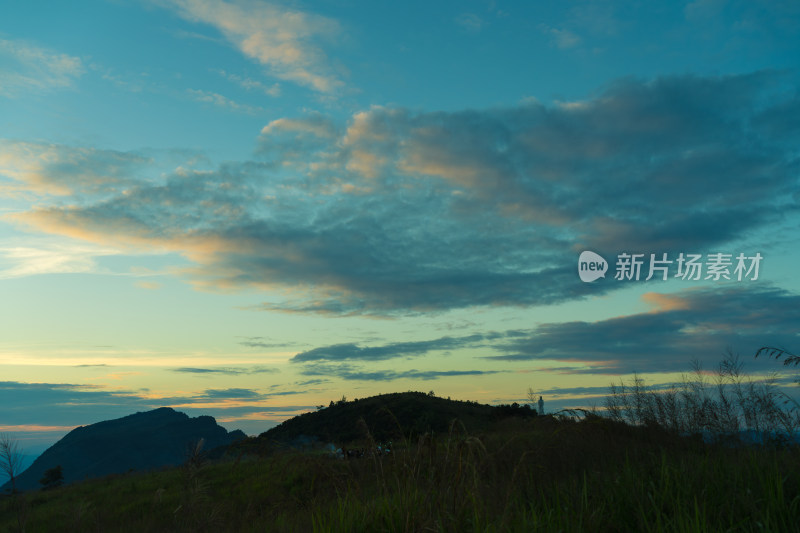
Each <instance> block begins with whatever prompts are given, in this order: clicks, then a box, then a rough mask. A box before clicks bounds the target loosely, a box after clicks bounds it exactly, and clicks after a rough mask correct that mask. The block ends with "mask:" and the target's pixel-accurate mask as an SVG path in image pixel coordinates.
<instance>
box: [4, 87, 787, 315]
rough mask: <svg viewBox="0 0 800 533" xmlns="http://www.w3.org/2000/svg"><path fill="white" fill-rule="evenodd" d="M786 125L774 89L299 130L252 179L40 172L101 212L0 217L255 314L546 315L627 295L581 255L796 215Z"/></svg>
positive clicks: (393, 116)
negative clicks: (546, 310)
mask: <svg viewBox="0 0 800 533" xmlns="http://www.w3.org/2000/svg"><path fill="white" fill-rule="evenodd" d="M798 120H800V100H799V99H798V97H797V91H796V87H791V86H788V85H786V77H785V76H784V75H781V74H777V73H773V72H757V73H753V74H747V75H740V76H726V77H698V76H672V77H662V78H657V79H654V80H651V81H640V80H635V79H623V80H618V81H617V82H615V83H612V84H610V85H609V86H608V87H606V88H605V89H604V90H603V91H601V92H599V93H597V94H596V95H595V96H593V97H591V98H588V99H586V100H584V101H581V102H571V103H560V104H554V105H549V106H546V105H542V104H538V103H533V104H525V105H520V106H517V107H514V108H505V109H487V110H466V111H462V112H430V113H422V112H412V111H409V110H406V109H402V108H383V107H375V108H372V109H369V110H367V111H362V112H359V113H356V114H354V115H353V116H352V117H351V119H350V120H349V121H348V123H347V124H344V125H342V124H339V123H337V122H336V121H335V120H333V119H331V118H329V117H326V116H324V115H320V114H311V115H308V116H305V117H300V118H293V119H288V118H287V119H280V120H276V121H273V122H271V123H270V124H268V125H266V126H265V127H264V129H263V131H262V134H261V136H260V138H259V148H258V153H257V155H256V158H255V159H254V161H249V162H241V163H226V164H224V165H221V166H220V167H219V168H217V169H216V170H210V171H200V170H193V169H179V170H178V171H176V172H175V173H173V174H172V175H171V176H169V177H167V178H166V179H159V180H155V179H153V180H151V181H148V182H142V183H138V184H133V185H131V184H130V183H127V182H126V183H125V184H122V183H118V182H119V180H120V177H119V176H118V175H117V174H115V172H113V171H112V172H108V178H107V179H106V180H105V181H104V182H103V181H102V180H99V178H98V177H99V176H100V173H99V172H94V173H93V168H94V167H93V164H92V161H94V158H97V159H98V162H97V165H99V167H98V168H101V169H102V168H108V165H109V163H108V160H109V158H113V160H116V161H120V162H124V164H125V165H135V164H136V163H137V159H136V156H135V155H134V154H130V155H129V156H126V155H124V154H118V153H101V152H85V153H88V155H85V156H84V157H85V159H84V160H82V161H83V166H88V167H89V168H86V169H83V170H84V171H85V172H82V173H79V172H78V171H77V170H76V169H71V168H70V167H69V166H67V167H65V168H63V169H61V172H60V173H59V174H58V176H57V178H56V176H55V175H53V176H50V175H49V174H48V172H49V170H48V168H46V167H39V168H37V173H36V180H35V183H33V182H31V180H30V179H26V178H24V177H23V178H21V179H24V180H25V181H27V182H28V183H29V184H30V188H31V189H35V185H36V184H37V183H49V182H53V180H56V179H58V180H59V183H60V184H63V187H64V188H65V189H70V188H71V187H74V186H77V185H80V184H82V183H83V182H81V180H85V176H87V175H88V176H91V186H92V187H94V188H96V189H97V190H102V192H103V194H102V195H100V194H98V195H97V196H96V199H95V200H94V201H85V202H83V203H81V204H79V205H75V204H73V205H63V204H55V203H52V204H49V205H48V204H44V205H42V206H40V207H36V208H33V209H31V210H29V211H27V212H19V213H16V214H14V215H12V216H13V219H15V220H16V221H18V222H21V223H24V224H25V225H27V226H28V227H30V228H33V229H36V230H39V231H43V232H47V233H54V234H61V235H66V236H70V237H74V238H78V239H84V240H88V241H92V242H95V243H100V244H103V245H113V246H115V247H117V248H119V249H124V250H126V251H129V252H136V251H142V252H143V251H147V252H153V251H174V252H178V253H181V254H183V255H184V256H186V257H187V258H189V259H190V260H191V261H193V262H194V267H193V268H191V269H189V270H186V271H184V275H186V276H187V277H188V278H189V279H190V280H191V281H192V282H193V283H195V284H196V285H197V286H199V287H202V288H207V289H214V290H228V289H239V288H246V287H255V288H261V289H268V290H273V292H272V293H271V294H272V296H274V298H273V299H272V300H271V301H269V302H266V303H265V304H264V306H263V308H264V309H277V310H285V311H300V312H325V313H335V314H364V313H369V314H392V313H407V312H424V311H440V310H447V309H454V308H461V307H468V306H475V305H538V304H549V303H556V302H563V301H567V300H573V299H580V298H583V297H584V296H586V295H588V294H599V293H602V292H606V291H608V290H612V288H619V287H621V286H624V284H622V283H618V284H611V283H606V284H603V285H600V286H598V285H593V286H587V285H584V284H581V283H580V282H579V280H578V278H577V276H576V274H575V263H576V257H577V253H578V251H580V250H582V249H592V250H596V251H598V252H600V253H608V254H616V253H618V252H620V251H642V252H648V253H649V252H654V253H655V252H658V253H661V252H678V251H685V252H698V253H703V252H711V251H728V252H735V251H738V250H715V249H712V248H716V247H719V246H722V245H725V244H726V243H731V242H733V241H735V240H736V239H738V238H741V237H743V236H745V235H747V234H748V233H749V232H752V231H754V230H756V229H758V228H760V227H762V226H764V225H765V224H768V223H771V222H775V221H777V220H780V219H781V218H783V217H787V216H794V215H795V214H796V202H797V195H798V192H797V191H798V190H799V189H800V188H799V187H798V172H797V170H798V159H797V153H796V149H795V148H796V146H797V142H798V141H800V139H799V138H798V137H800V133H798V129H797V128H796V127H793V126H792V125H793V124H796V123H797V121H798ZM3 147H5V150H6V151H8V150H9V148H8V147H11V148H13V149H15V150H16V151H17V155H18V152H19V149H18V145H17V144H14V143H10V144H9V143H8V142H7V143H6V144H5V145H0V149H3ZM61 149H63V148H60V150H61ZM75 150H76V152H80V151H81V150H84V149H81V148H76V149H75ZM89 156H91V157H89ZM0 157H2V154H0ZM15 161H16V160H15ZM17 164H18V165H22V164H21V163H19V162H18V163H17ZM141 164H142V165H144V164H145V162H142V163H141ZM104 165H105V167H104ZM113 168H116V167H113ZM98 181H100V182H101V183H100V182H98ZM83 188H84V189H85V185H84V186H83ZM88 192H91V191H88ZM755 251H757V250H747V251H746V252H748V253H751V252H755ZM276 295H280V296H276Z"/></svg>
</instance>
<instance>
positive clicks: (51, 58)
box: [0, 39, 86, 98]
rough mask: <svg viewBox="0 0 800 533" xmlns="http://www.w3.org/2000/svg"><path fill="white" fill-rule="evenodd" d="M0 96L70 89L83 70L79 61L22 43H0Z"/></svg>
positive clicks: (12, 96)
mask: <svg viewBox="0 0 800 533" xmlns="http://www.w3.org/2000/svg"><path fill="white" fill-rule="evenodd" d="M0 65H1V66H0V96H6V97H10V98H14V97H17V96H19V95H21V94H26V93H29V92H31V91H34V92H47V91H49V90H54V89H64V88H69V87H72V86H73V84H74V82H75V80H76V79H78V78H79V77H81V76H82V75H83V73H84V72H85V70H86V69H85V68H84V66H83V62H82V61H81V60H80V58H78V57H73V56H69V55H66V54H59V53H57V52H53V51H51V50H47V49H44V48H40V47H38V46H35V45H32V44H29V43H25V42H22V41H10V40H5V39H0Z"/></svg>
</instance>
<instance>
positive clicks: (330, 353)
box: [291, 335, 489, 363]
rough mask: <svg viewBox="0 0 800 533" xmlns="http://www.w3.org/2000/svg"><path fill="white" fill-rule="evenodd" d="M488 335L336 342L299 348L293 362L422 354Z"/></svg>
mask: <svg viewBox="0 0 800 533" xmlns="http://www.w3.org/2000/svg"><path fill="white" fill-rule="evenodd" d="M488 337H489V336H484V335H469V336H466V337H442V338H440V339H434V340H429V341H416V342H394V343H390V344H384V345H382V346H364V347H361V346H358V345H356V344H352V343H346V344H335V345H332V346H324V347H319V348H314V349H312V350H308V351H305V352H300V353H298V354H296V355H295V356H294V357H292V359H291V362H293V363H306V362H310V361H345V360H358V361H383V360H386V359H393V358H397V357H419V356H422V355H425V354H427V353H428V352H431V351H437V350H452V349H457V348H463V347H465V346H475V345H480V344H481V343H482V342H483V341H485V340H486V339H487V338H488Z"/></svg>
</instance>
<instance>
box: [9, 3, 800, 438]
mask: <svg viewBox="0 0 800 533" xmlns="http://www.w3.org/2000/svg"><path fill="white" fill-rule="evenodd" d="M0 12H1V13H2V16H0V198H1V199H2V201H1V202H0V298H2V306H0V324H2V326H0V328H1V329H0V331H2V337H0V372H2V374H0V431H6V432H11V433H14V434H15V435H17V436H19V437H20V439H21V441H22V445H23V447H26V448H28V449H30V450H37V449H39V450H40V449H41V448H42V447H46V446H47V445H49V444H51V443H52V442H54V441H55V440H57V439H58V438H60V436H62V435H63V434H65V433H66V432H67V431H69V430H70V429H72V428H73V427H75V426H77V425H83V424H88V423H93V422H97V421H100V420H104V419H108V418H114V417H118V416H124V415H127V414H130V413H132V412H136V411H142V410H147V409H151V408H155V407H159V406H162V405H168V406H172V407H175V408H176V409H179V410H183V411H186V412H187V413H189V414H192V415H197V414H210V415H212V416H215V417H216V418H217V419H218V420H219V421H221V422H222V423H223V424H224V425H225V426H226V427H228V428H231V429H232V428H242V429H244V430H245V431H246V432H248V433H251V434H254V433H259V432H261V431H264V430H266V429H268V428H269V427H272V426H273V425H275V424H276V423H278V422H280V421H281V420H283V419H285V418H286V417H289V416H292V415H294V414H297V413H301V412H305V411H307V410H309V409H313V408H314V407H315V406H316V405H320V404H327V403H328V402H329V401H330V400H332V399H339V398H341V397H342V396H343V395H345V396H347V397H349V398H354V397H364V396H369V395H373V394H378V393H382V392H393V391H404V390H425V391H427V390H434V391H435V392H436V393H437V394H438V395H441V396H451V397H454V398H460V399H471V400H478V401H482V402H487V403H501V402H502V403H509V402H513V401H524V398H525V394H526V391H527V390H528V388H529V387H532V388H533V389H535V390H537V391H540V392H541V393H543V394H544V395H545V396H546V401H547V405H548V407H550V408H552V409H556V408H560V407H565V406H590V405H598V406H599V405H602V399H603V396H604V393H605V388H606V387H607V385H608V384H609V383H610V382H612V381H617V380H618V379H620V378H623V379H625V378H627V377H629V376H631V375H632V373H633V372H638V373H639V374H640V375H642V376H643V377H645V379H646V380H647V381H648V382H649V383H651V384H660V383H669V382H671V381H674V380H676V379H679V376H680V373H681V372H685V371H689V370H690V362H691V360H692V359H694V358H697V359H699V360H701V361H702V362H703V363H704V364H705V366H706V367H707V368H713V367H714V365H715V364H716V363H717V362H718V361H719V359H720V358H721V356H722V355H723V354H724V352H725V351H726V350H727V349H728V348H730V349H732V350H733V351H735V352H738V353H740V354H741V355H742V357H743V359H745V360H746V362H747V365H748V366H747V368H748V369H750V371H751V372H754V373H761V372H766V371H769V370H771V369H775V368H777V366H776V365H775V363H774V362H773V361H762V360H757V361H756V360H753V358H752V355H753V354H754V352H755V350H756V349H757V348H758V347H760V346H763V345H780V346H782V347H785V348H788V349H790V350H794V351H797V350H799V349H800V348H798V346H800V339H798V331H797V324H798V323H800V320H798V319H800V316H798V312H799V311H798V309H800V305H798V303H800V293H798V283H797V279H796V267H795V265H796V264H797V261H798V260H800V253H798V244H800V232H798V229H799V227H798V222H799V221H800V219H799V218H798V211H797V206H798V199H799V198H800V196H798V191H799V190H800V188H798V162H800V160H799V159H798V156H799V155H800V154H798V150H797V147H798V146H800V144H798V141H800V97H799V96H798V81H799V79H800V78H799V77H798V70H797V67H798V64H797V63H798V61H797V58H798V57H800V38H798V37H800V35H798V31H799V30H800V7H798V5H797V4H796V3H795V2H788V1H787V2H779V1H755V2H754V1H747V2H745V1H740V2H737V1H724V0H708V1H695V2H647V3H641V2H605V1H586V2H583V1H576V2H528V3H518V2H509V3H504V2H435V3H431V2H425V3H417V2H405V3H403V4H390V3H381V2H357V1H345V0H342V1H335V0H330V1H320V2H266V1H255V0H252V1H233V0H230V1H221V0H153V1H141V2H133V1H130V2H129V1H124V0H105V1H99V0H98V1H84V2H70V3H69V4H66V3H65V4H63V5H61V4H57V5H54V4H53V3H51V2H38V1H29V2H15V3H11V4H8V5H4V6H3V7H2V8H0ZM584 250H592V251H594V252H597V253H599V254H600V255H601V256H602V257H604V258H605V259H606V260H607V261H608V263H609V267H610V268H609V272H608V273H607V275H606V277H605V278H602V279H598V280H596V281H594V282H591V283H584V282H582V281H581V280H580V278H579V276H578V257H579V254H580V253H581V252H582V251H584ZM622 253H640V254H643V257H644V259H645V264H644V268H645V269H647V267H648V262H647V260H648V259H649V258H650V254H656V257H659V258H661V257H662V254H667V257H668V259H669V260H672V261H673V263H671V264H670V267H671V268H672V270H671V271H670V272H669V277H668V278H669V279H668V280H666V281H664V280H662V279H659V278H658V277H656V278H655V279H652V280H650V281H645V280H644V277H646V275H643V276H642V279H640V280H618V279H615V277H614V273H615V267H616V260H617V257H618V256H619V254H622ZM681 253H683V254H700V256H701V258H702V260H703V261H704V262H707V261H708V258H709V254H716V253H722V254H730V256H729V257H728V259H729V260H730V261H731V264H730V265H729V268H728V274H729V276H728V277H730V278H732V279H727V280H726V279H724V278H720V279H715V277H714V276H712V277H708V276H707V275H706V274H707V271H704V272H703V275H702V276H701V277H700V279H697V280H689V279H681V278H676V277H675V274H676V272H677V259H678V257H679V256H680V254H681ZM757 253H758V254H760V255H761V257H762V260H761V262H760V263H759V273H758V278H757V279H752V278H754V277H755V275H754V273H753V272H751V274H750V276H749V277H748V276H745V277H744V279H742V280H738V279H736V275H735V273H734V269H735V266H736V257H737V256H738V255H739V254H743V256H744V257H745V258H750V257H755V254H757ZM704 264H706V263H704ZM646 273H647V272H646V270H645V274H646ZM789 381H790V380H789ZM789 381H787V383H788V382H789ZM791 390H793V389H790V388H789V389H787V391H791Z"/></svg>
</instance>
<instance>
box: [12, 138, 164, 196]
mask: <svg viewBox="0 0 800 533" xmlns="http://www.w3.org/2000/svg"><path fill="white" fill-rule="evenodd" d="M150 163H152V160H151V159H150V158H147V157H145V156H142V155H140V154H137V153H134V152H119V151H115V150H103V149H98V148H87V147H74V146H68V145H63V144H52V143H40V142H25V141H15V140H11V139H0V178H6V179H10V180H12V182H11V183H3V182H2V181H0V191H2V192H3V193H6V194H8V195H15V194H16V195H19V194H20V193H22V192H25V191H31V192H35V193H37V194H44V195H56V196H70V195H73V196H74V195H77V194H87V195H98V194H108V193H120V192H122V191H124V189H125V188H126V187H129V186H131V185H133V184H134V183H136V181H137V180H136V177H137V176H138V175H139V174H140V172H141V171H142V170H143V169H145V168H147V166H148V165H149V164H150Z"/></svg>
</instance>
